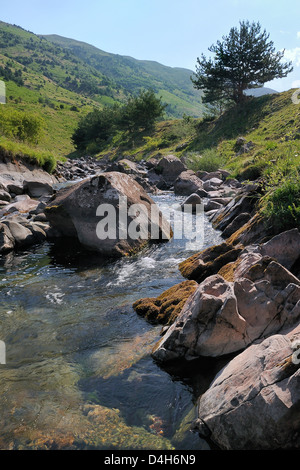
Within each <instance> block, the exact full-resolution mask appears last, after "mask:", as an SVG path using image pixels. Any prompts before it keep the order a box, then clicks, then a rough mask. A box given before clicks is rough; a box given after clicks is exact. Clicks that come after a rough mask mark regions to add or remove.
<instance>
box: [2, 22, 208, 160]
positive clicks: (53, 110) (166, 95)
mask: <svg viewBox="0 0 300 470" xmlns="http://www.w3.org/2000/svg"><path fill="white" fill-rule="evenodd" d="M62 39H63V38H62ZM60 42H62V44H54V43H53V42H50V41H49V40H47V39H45V38H43V37H39V36H37V35H35V34H33V33H31V32H29V31H25V30H24V29H22V28H21V27H19V26H15V25H10V24H7V23H3V22H0V80H3V81H4V82H5V85H6V104H5V106H1V120H2V122H3V123H4V122H5V121H6V120H9V119H10V122H11V121H12V112H13V111H15V112H20V113H24V115H25V114H26V115H29V116H31V117H32V116H39V117H40V118H41V119H42V131H41V132H40V133H39V135H38V138H37V139H36V141H30V142H29V141H26V139H25V141H24V140H22V139H19V138H13V136H12V135H11V133H9V134H7V132H5V129H4V128H5V126H1V128H0V146H1V147H2V148H4V149H5V148H8V147H9V148H10V151H12V148H13V149H14V151H15V152H17V153H20V154H22V153H23V152H24V151H25V150H26V152H27V154H28V153H31V155H32V157H33V158H35V156H37V155H38V153H39V152H40V155H41V157H40V158H38V160H40V161H43V160H44V159H45V155H46V154H47V155H49V159H50V160H51V165H50V166H52V162H53V159H55V158H62V157H64V156H67V155H69V154H72V153H73V152H74V147H73V145H72V143H71V136H72V134H73V132H74V130H75V128H76V127H77V125H78V122H79V120H80V118H81V117H82V116H84V115H86V114H87V113H88V112H90V111H91V110H92V109H93V108H95V107H98V108H100V109H101V108H103V107H104V106H110V105H113V104H115V103H124V102H125V100H126V98H127V97H129V96H130V95H131V93H133V92H134V93H136V92H137V91H138V89H140V88H141V87H145V88H149V87H153V88H155V89H156V90H157V92H158V93H159V95H160V96H162V99H163V101H164V102H167V103H169V107H168V115H169V116H171V117H172V118H174V116H177V115H182V114H183V113H187V114H190V113H191V114H195V115H197V116H198V115H201V113H202V106H201V100H200V98H199V96H200V95H199V94H198V95H197V93H196V92H195V91H194V90H193V88H192V86H191V82H190V78H189V75H190V72H189V71H187V70H184V69H172V68H170V67H164V66H161V65H160V64H157V63H151V64H150V63H148V62H145V63H143V71H142V69H141V68H140V66H139V65H137V63H138V62H139V61H135V60H134V59H131V58H123V57H121V56H112V55H110V54H106V53H102V51H99V50H98V49H96V48H94V49H95V51H94V50H93V48H92V46H87V45H86V46H87V47H88V51H90V52H89V53H87V54H85V52H86V51H85V50H84V51H83V54H75V53H73V51H72V50H71V48H68V47H67V44H64V41H60ZM62 46H63V47H62ZM75 49H76V48H75ZM80 50H81V49H80ZM74 52H76V51H74ZM77 52H78V51H77ZM91 52H95V54H94V55H95V57H96V59H95V61H94V60H92V56H93V54H91ZM99 54H100V55H101V54H102V56H103V57H104V58H105V57H106V56H107V57H109V61H112V65H113V67H115V68H116V69H115V71H113V70H112V69H111V67H108V68H107V74H105V70H106V67H105V66H104V68H103V70H102V71H101V67H100V66H99ZM80 55H82V58H81V57H80ZM118 61H119V62H120V66H118ZM94 62H95V64H94ZM104 64H105V60H104ZM94 65H97V68H96V67H95V66H94ZM133 69H134V70H135V72H134V73H133ZM150 69H151V70H150ZM113 76H115V77H117V78H118V79H115V78H114V77H113ZM196 95H197V96H198V101H197V100H196V98H195V96H196ZM192 96H193V97H192ZM6 127H7V126H6ZM9 142H10V144H8V143H9ZM50 155H51V156H50Z"/></svg>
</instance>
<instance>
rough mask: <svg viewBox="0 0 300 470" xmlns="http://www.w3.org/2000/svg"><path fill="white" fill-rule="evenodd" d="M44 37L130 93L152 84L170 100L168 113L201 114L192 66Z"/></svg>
mask: <svg viewBox="0 0 300 470" xmlns="http://www.w3.org/2000/svg"><path fill="white" fill-rule="evenodd" d="M42 37H43V38H45V39H47V40H48V41H50V42H52V43H53V44H56V45H57V46H60V47H63V48H64V49H67V50H69V51H71V52H72V53H73V54H74V55H75V56H77V57H78V58H80V59H81V60H84V61H85V62H86V63H87V64H89V65H90V66H92V67H93V68H94V69H96V70H97V71H99V72H100V73H102V74H104V75H105V76H107V77H109V78H110V79H111V80H113V81H114V82H115V83H116V84H117V86H119V87H121V88H123V89H124V90H125V91H126V92H127V93H129V94H132V93H135V92H136V91H137V90H138V89H140V88H142V87H144V88H152V89H153V90H154V91H155V92H156V93H157V94H158V95H160V96H162V98H163V100H164V101H166V103H168V105H169V106H168V108H167V114H168V117H182V115H183V114H188V115H190V116H193V117H201V116H202V111H203V106H202V102H201V92H200V91H198V90H195V89H194V87H193V84H192V82H191V80H190V77H191V75H192V73H193V72H192V71H191V70H188V69H184V68H177V67H175V68H173V67H167V66H165V65H162V64H159V63H158V62H154V61H147V60H137V59H134V58H132V57H127V56H121V55H118V54H110V53H108V52H104V51H102V50H100V49H97V48H96V47H94V46H91V45H89V44H86V43H84V42H80V41H76V40H73V39H69V38H64V37H62V36H58V35H47V36H42Z"/></svg>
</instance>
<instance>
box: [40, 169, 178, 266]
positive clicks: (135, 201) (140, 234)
mask: <svg viewBox="0 0 300 470" xmlns="http://www.w3.org/2000/svg"><path fill="white" fill-rule="evenodd" d="M44 212H45V214H46V216H47V218H48V220H49V222H50V224H51V226H52V227H54V228H56V229H57V230H59V231H60V232H61V234H62V236H66V237H75V238H77V239H78V240H79V242H80V243H81V244H82V245H83V246H85V247H86V248H88V249H90V250H93V251H97V252H100V253H101V254H103V255H104V256H117V257H120V256H127V255H130V254H132V253H134V252H136V251H138V250H140V249H141V248H142V247H144V246H145V245H146V244H147V243H148V242H150V241H152V242H155V243H157V242H161V241H168V240H169V239H170V238H171V228H170V225H169V223H168V222H167V221H166V220H165V219H164V217H163V216H162V214H161V212H160V211H159V210H158V207H157V205H156V204H155V203H154V201H153V200H152V199H151V198H150V196H148V194H147V193H146V191H145V190H144V189H143V188H142V187H141V186H140V185H139V184H138V183H137V182H136V181H135V180H133V179H132V178H131V177H130V176H129V175H126V174H122V173H118V172H110V173H102V174H99V175H97V176H94V177H91V178H88V179H85V180H83V181H81V182H79V183H77V184H75V185H73V186H71V187H69V188H65V189H62V190H60V191H59V192H58V193H57V195H56V196H55V197H54V199H53V200H52V201H51V202H50V203H49V204H48V206H47V207H46V208H45V210H44ZM101 217H102V218H101Z"/></svg>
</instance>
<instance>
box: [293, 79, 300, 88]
mask: <svg viewBox="0 0 300 470" xmlns="http://www.w3.org/2000/svg"><path fill="white" fill-rule="evenodd" d="M292 88H300V80H295V81H294V82H293V83H292Z"/></svg>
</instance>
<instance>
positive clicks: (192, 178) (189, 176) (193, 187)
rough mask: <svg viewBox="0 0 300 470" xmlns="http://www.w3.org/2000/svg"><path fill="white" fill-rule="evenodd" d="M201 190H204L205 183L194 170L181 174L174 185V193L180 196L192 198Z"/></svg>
mask: <svg viewBox="0 0 300 470" xmlns="http://www.w3.org/2000/svg"><path fill="white" fill-rule="evenodd" d="M199 189H203V183H202V181H201V180H200V178H198V177H197V176H196V174H195V172H193V171H192V170H187V171H183V172H182V173H180V175H179V176H178V178H177V179H176V181H175V183H174V192H175V194H177V195H179V196H190V195H191V194H193V193H196V192H197V191H198V190H199Z"/></svg>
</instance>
